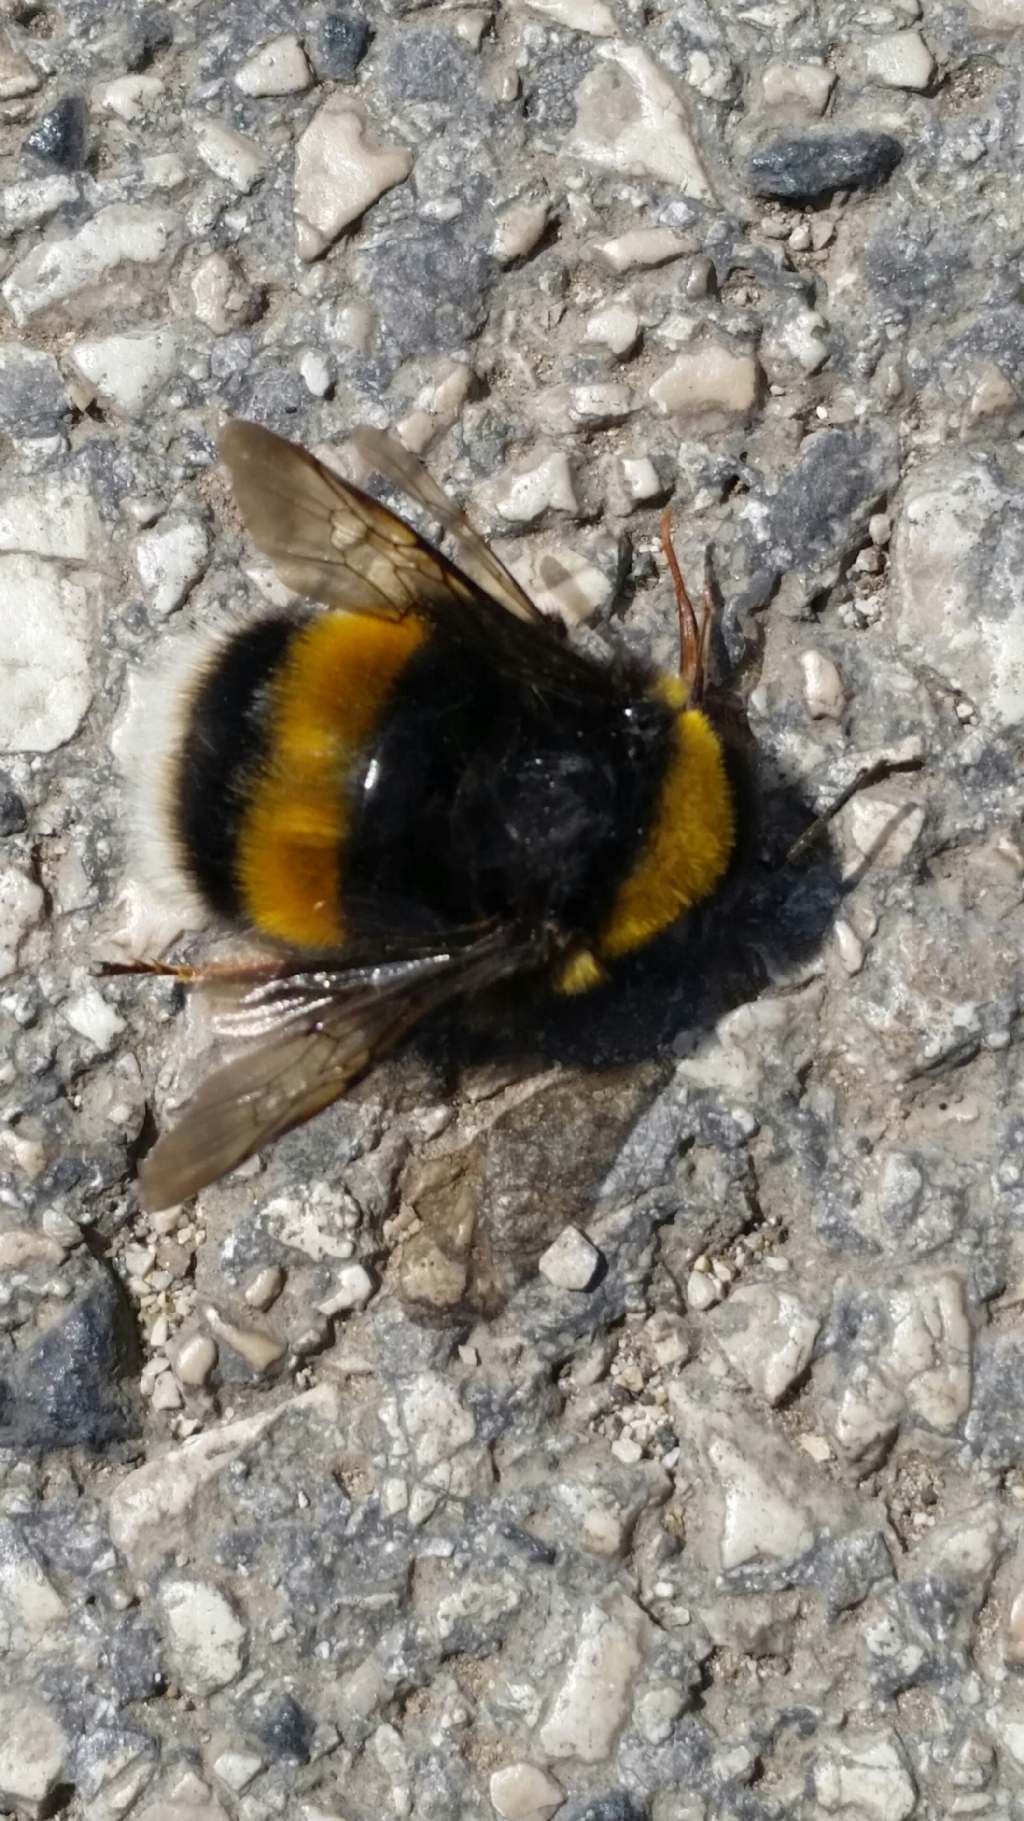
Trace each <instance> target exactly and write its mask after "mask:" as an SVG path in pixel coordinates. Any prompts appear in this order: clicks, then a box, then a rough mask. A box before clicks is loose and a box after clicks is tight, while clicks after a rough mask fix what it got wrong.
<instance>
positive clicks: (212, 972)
mask: <svg viewBox="0 0 1024 1821" xmlns="http://www.w3.org/2000/svg"><path fill="white" fill-rule="evenodd" d="M96 972H97V974H98V975H99V977H100V979H101V980H110V979H116V978H118V977H119V976H121V975H124V974H151V975H155V976H156V977H157V978H158V979H160V980H180V981H181V982H182V984H183V985H185V986H203V985H205V984H207V983H208V982H212V983H214V984H220V985H222V986H224V985H226V986H231V985H233V984H234V983H235V982H237V983H238V984H239V985H240V986H246V985H257V984H258V983H259V982H261V981H264V980H274V979H276V978H277V976H278V975H279V974H280V972H281V966H280V963H279V962H277V961H253V962H249V963H246V962H239V961H208V962H206V963H205V965H204V966H202V967H191V966H190V965H189V964H188V962H185V961H177V962H170V961H102V962H101V963H100V965H99V967H98V968H97V969H96Z"/></svg>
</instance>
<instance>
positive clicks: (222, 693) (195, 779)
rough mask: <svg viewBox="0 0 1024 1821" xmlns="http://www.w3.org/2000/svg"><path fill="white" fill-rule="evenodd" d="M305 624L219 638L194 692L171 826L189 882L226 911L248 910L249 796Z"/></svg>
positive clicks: (272, 624)
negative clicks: (274, 697) (244, 860)
mask: <svg viewBox="0 0 1024 1821" xmlns="http://www.w3.org/2000/svg"><path fill="white" fill-rule="evenodd" d="M300 630H301V622H300V621H296V620H294V619H290V618H287V619H286V618H280V619H267V620H261V621H259V622H258V623H257V624H256V625H254V626H250V627H248V628H247V629H246V630H245V631H240V632H236V633H234V634H232V635H231V637H230V638H229V639H228V640H226V641H224V642H222V643H219V644H218V645H217V646H216V647H214V649H213V651H212V652H211V653H210V654H209V657H208V659H207V661H206V663H205V664H204V666H203V668H202V670H201V671H200V672H199V674H198V676H197V678H196V680H195V682H194V684H193V687H192V691H191V692H190V695H189V698H188V705H187V709H186V712H185V719H184V723H183V726H182V729H181V736H180V746H179V748H178V752H177V754H176V757H175V763H174V779H173V784H172V789H171V793H170V805H169V809H170V815H171V819H172V822H173V824H174V826H173V829H172V833H173V836H174V840H175V847H176V850H177V855H178V859H179V861H180V864H181V866H182V868H183V870H184V871H185V872H186V874H187V875H188V877H189V880H190V882H191V883H192V884H193V885H194V886H195V887H196V889H197V890H198V891H199V893H200V895H201V897H202V898H203V899H204V900H205V902H206V903H207V904H208V905H209V906H210V908H211V910H214V911H216V912H217V914H218V915H219V916H222V917H227V918H230V919H232V920H235V919H239V918H242V917H243V916H244V914H245V912H244V906H243V902H242V896H241V890H240V883H239V879H238V872H237V857H238V851H239V845H240V840H241V831H242V825H243V823H244V820H245V816H246V812H247V808H248V804H249V798H250V794H251V791H252V789H253V785H254V783H255V780H256V779H257V778H258V777H259V776H260V774H261V773H262V772H264V771H265V769H266V767H267V765H268V763H269V761H270V755H271V748H272V743H273V727H272V715H271V712H270V700H271V691H272V688H273V685H274V681H275V678H276V677H277V676H278V674H279V673H280V671H281V668H282V666H283V665H284V663H285V662H286V660H287V654H288V650H289V647H290V646H291V645H292V643H293V642H294V640H295V638H296V636H297V634H298V633H299V631H300Z"/></svg>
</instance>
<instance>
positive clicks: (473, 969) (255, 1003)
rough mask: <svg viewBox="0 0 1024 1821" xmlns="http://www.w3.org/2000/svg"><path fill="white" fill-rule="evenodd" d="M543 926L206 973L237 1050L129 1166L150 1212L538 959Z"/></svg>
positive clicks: (224, 1030)
mask: <svg viewBox="0 0 1024 1821" xmlns="http://www.w3.org/2000/svg"><path fill="white" fill-rule="evenodd" d="M544 952H545V942H544V938H543V936H542V935H541V934H540V933H538V934H536V935H529V934H528V935H526V936H521V937H520V936H513V934H512V933H511V932H509V931H507V930H503V929H496V930H492V931H490V932H489V933H487V934H486V935H483V936H478V937H477V938H476V939H475V940H471V941H466V940H465V939H460V941H459V942H458V943H457V944H456V945H454V946H453V947H451V948H446V949H441V948H439V949H437V950H436V951H435V952H433V953H430V954H427V953H419V954H415V955H413V956H412V957H411V958H409V959H398V960H396V959H389V960H387V961H383V962H381V963H378V964H377V965H372V964H370V965H345V964H343V963H336V964H333V965H329V966H326V967H323V968H319V967H311V966H309V965H308V964H307V965H305V966H301V967H300V966H299V965H298V964H296V965H295V966H294V967H291V968H288V967H287V965H286V966H285V967H282V966H280V965H278V964H271V965H270V966H269V967H268V969H267V970H266V973H265V976H264V978H263V979H262V980H259V981H258V982H257V984H256V985H253V984H252V973H251V972H250V974H249V975H248V976H247V978H246V979H245V981H244V982H243V979H242V977H241V976H239V979H238V981H237V982H236V983H235V985H233V986H232V985H231V983H230V976H227V975H225V976H221V977H220V980H219V982H218V978H217V976H216V975H214V976H211V985H212V988H213V990H214V992H215V993H218V992H219V998H220V1004H219V1007H218V1011H217V1014H216V1018H215V1022H216V1025H217V1028H218V1031H219V1033H220V1035H221V1037H222V1038H224V1039H225V1040H227V1041H228V1042H229V1043H234V1044H235V1045H236V1046H240V1047H239V1048H238V1053H237V1054H235V1055H234V1056H232V1057H231V1058H230V1060H228V1061H227V1062H225V1063H223V1064H222V1065H221V1066H220V1067H219V1068H215V1069H214V1070H213V1071H212V1073H210V1074H209V1075H207V1076H206V1078H205V1079H204V1080H203V1081H202V1082H201V1083H200V1085H199V1087H198V1089H197V1090H196V1092H195V1094H194V1095H193V1096H192V1098H191V1099H190V1100H189V1101H188V1102H187V1103H186V1105H185V1107H184V1108H183V1110H182V1113H181V1115H180V1118H179V1119H178V1122H177V1124H175V1125H174V1126H172V1127H171V1129H170V1131H168V1132H165V1133H164V1134H163V1135H162V1137H160V1138H158V1139H157V1142H156V1144H155V1145H154V1146H153V1148H152V1150H151V1151H150V1152H149V1153H148V1155H147V1156H146V1158H145V1159H144V1161H143V1163H142V1166H141V1169H140V1171H139V1194H140V1199H141V1201H142V1204H143V1206H144V1207H145V1208H147V1209H148V1210H150V1211H153V1210H156V1209H160V1208H166V1207H171V1206H173V1205H174V1204H175V1203H176V1202H179V1201H183V1200H184V1199H185V1197H186V1196H188V1195H194V1194H195V1192H196V1190H197V1189H201V1188H204V1187H205V1186H206V1184H207V1183H211V1182H215V1181H216V1180H217V1178H218V1177H220V1176H223V1175H225V1174H226V1172H227V1171H228V1170H232V1169H234V1168H235V1166H236V1165H237V1164H240V1163H243V1162H244V1161H245V1159H246V1158H247V1157H251V1156H252V1154H253V1152H254V1151H258V1150H260V1149H261V1147H262V1146H263V1145H265V1144H269V1143H270V1142H271V1141H272V1140H273V1139H275V1138H279V1137H281V1135H282V1134H283V1133H284V1132H288V1131H290V1130H291V1129H292V1127H293V1126H296V1125H301V1124H302V1123H303V1122H304V1121H305V1120H307V1119H311V1118H312V1117H313V1116H314V1114H316V1113H320V1112H322V1111H323V1109H324V1108H325V1107H327V1106H330V1104H331V1103H332V1101H334V1100H337V1099H338V1098H339V1096H340V1095H341V1094H343V1093H344V1091H345V1089H346V1088H347V1087H348V1086H349V1085H350V1084H351V1083H352V1082H353V1081H355V1080H356V1079H357V1078H358V1077H359V1076H360V1075H363V1074H365V1073H366V1071H367V1069H369V1068H370V1067H371V1066H372V1064H373V1063H374V1062H376V1061H377V1059H378V1058H379V1057H380V1056H382V1055H383V1054H384V1053H385V1052H386V1051H387V1050H389V1049H390V1048H392V1046H393V1045H394V1044H396V1043H397V1042H398V1041H399V1039H400V1038H401V1037H403V1036H404V1035H405V1033H406V1031H408V1030H409V1029H410V1028H411V1027H412V1026H413V1025H414V1024H416V1023H417V1022H418V1021H419V1020H420V1019H421V1018H423V1017H425V1016H426V1014H427V1013H428V1012H431V1011H433V1010H435V1008H437V1007H438V1006H440V1005H443V1004H445V1003H446V1002H447V1001H449V1000H451V999H454V998H456V997H458V996H459V995H461V994H465V993H469V992H473V991H475V990H478V989H479V988H481V987H483V986H487V985H490V984H491V983H493V982H494V981H497V980H499V979H502V978H504V977H505V976H506V975H508V974H510V973H515V972H518V971H520V970H522V969H526V968H529V967H531V966H536V965H538V964H539V962H540V961H541V960H542V959H543V956H544Z"/></svg>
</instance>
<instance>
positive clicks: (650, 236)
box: [594, 228, 693, 272]
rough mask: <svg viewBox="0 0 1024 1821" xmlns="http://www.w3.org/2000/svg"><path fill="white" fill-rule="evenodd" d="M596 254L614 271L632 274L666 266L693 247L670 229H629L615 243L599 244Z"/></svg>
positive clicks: (616, 238) (604, 241)
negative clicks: (640, 269) (641, 270)
mask: <svg viewBox="0 0 1024 1821" xmlns="http://www.w3.org/2000/svg"><path fill="white" fill-rule="evenodd" d="M594 251H595V252H596V254H597V256H598V258H599V259H601V260H602V261H603V263H604V264H605V265H606V266H608V268H609V269H610V270H611V271H612V272H631V271H633V270H635V269H636V268H637V267H641V268H645V269H646V268H650V267H652V266H664V265H667V264H668V263H669V261H670V260H672V259H680V258H681V257H682V255H683V254H684V253H690V252H692V251H693V248H692V246H691V243H690V242H689V241H688V240H682V239H681V238H680V236H679V235H678V234H674V233H673V232H672V229H671V228H630V229H628V231H627V232H626V233H625V234H617V235H616V236H615V237H614V239H612V240H602V241H599V242H598V244H597V246H596V247H595V249H594Z"/></svg>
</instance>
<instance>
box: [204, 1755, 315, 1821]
mask: <svg viewBox="0 0 1024 1821" xmlns="http://www.w3.org/2000/svg"><path fill="white" fill-rule="evenodd" d="M212 1769H213V1774H214V1776H215V1777H219V1778H220V1781H221V1782H222V1783H224V1784H226V1785H227V1787H228V1789H231V1790H234V1792H235V1794H236V1796H237V1795H241V1793H242V1791H243V1790H244V1789H248V1787H249V1785H250V1783H251V1782H252V1781H253V1779H254V1778H255V1777H258V1776H259V1774H260V1771H261V1770H262V1769H263V1759H262V1758H258V1757H257V1756H256V1754H255V1752H251V1751H232V1750H230V1749H229V1750H228V1751H222V1752H221V1753H220V1755H219V1756H218V1757H216V1758H214V1760H213V1766H212ZM304 1812H305V1813H306V1814H307V1815H309V1816H310V1817H312V1810H311V1809H306V1810H305V1811H304Z"/></svg>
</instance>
